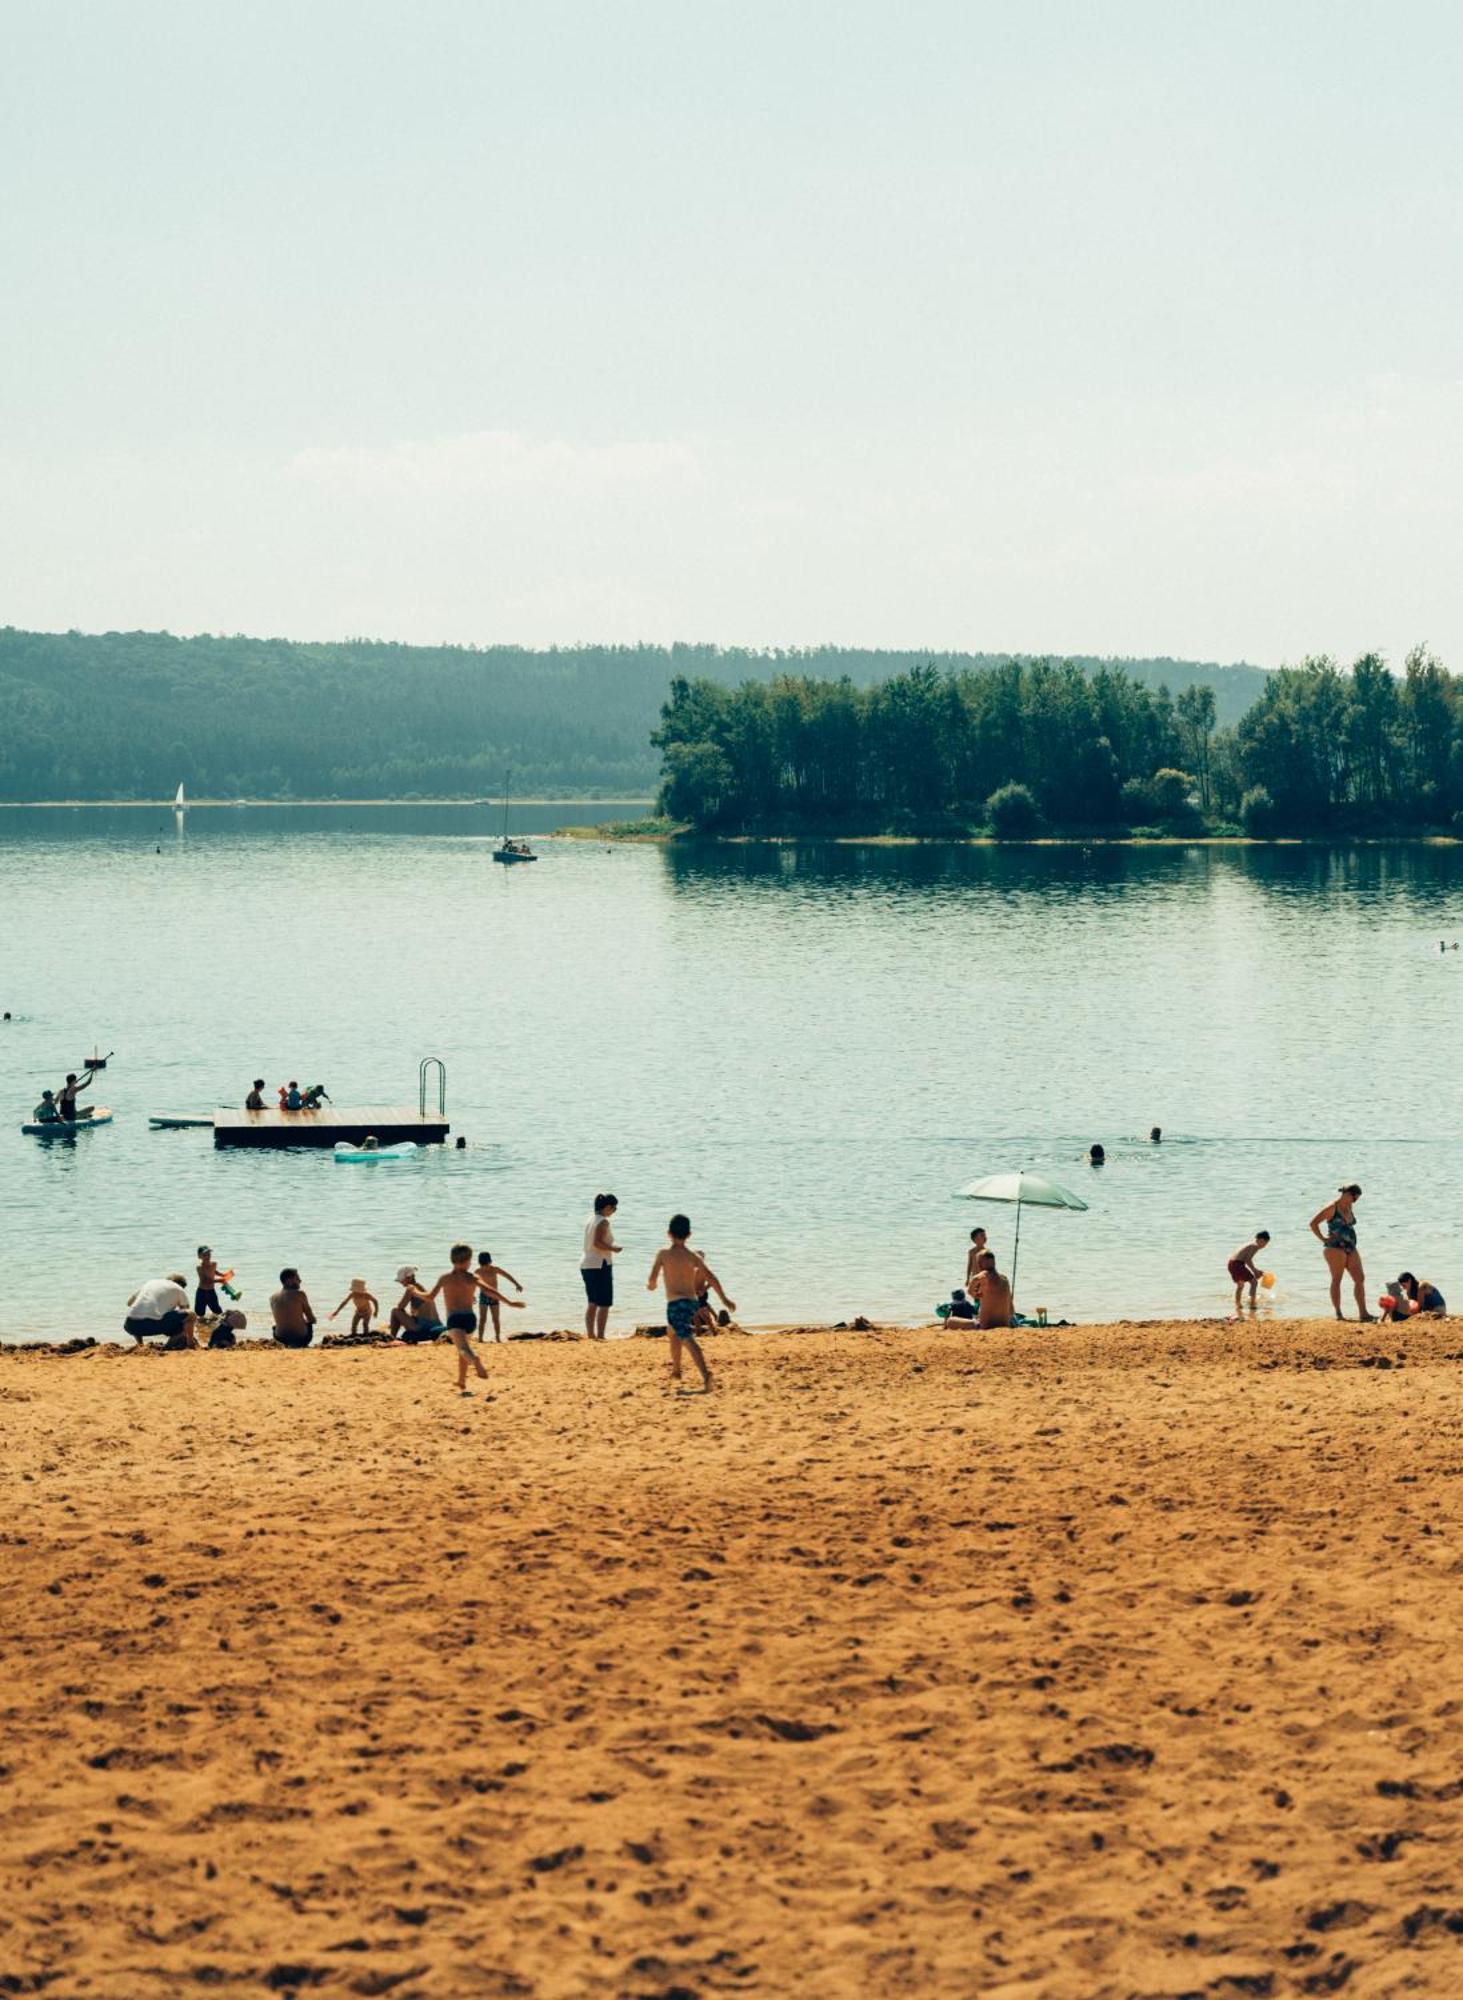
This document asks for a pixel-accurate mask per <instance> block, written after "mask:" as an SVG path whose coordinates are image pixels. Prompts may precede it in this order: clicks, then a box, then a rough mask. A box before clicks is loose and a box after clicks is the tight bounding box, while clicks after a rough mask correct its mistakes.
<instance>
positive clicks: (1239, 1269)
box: [1229, 1229, 1270, 1313]
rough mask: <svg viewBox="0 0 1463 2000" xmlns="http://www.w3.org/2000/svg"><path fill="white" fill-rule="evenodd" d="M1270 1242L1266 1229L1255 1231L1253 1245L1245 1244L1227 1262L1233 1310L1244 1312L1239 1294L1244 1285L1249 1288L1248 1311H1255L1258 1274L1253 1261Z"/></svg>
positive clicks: (1242, 1301)
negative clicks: (1232, 1295) (1231, 1287)
mask: <svg viewBox="0 0 1463 2000" xmlns="http://www.w3.org/2000/svg"><path fill="white" fill-rule="evenodd" d="M1269 1241H1270V1232H1269V1230H1268V1229H1257V1230H1256V1231H1255V1240H1254V1242H1253V1243H1247V1244H1246V1245H1245V1247H1244V1249H1243V1250H1236V1251H1235V1253H1234V1255H1233V1256H1232V1257H1231V1258H1230V1260H1229V1275H1230V1277H1231V1278H1232V1279H1233V1280H1234V1309H1235V1311H1236V1312H1237V1313H1238V1312H1243V1310H1244V1300H1243V1299H1242V1298H1241V1296H1240V1294H1241V1293H1242V1292H1243V1291H1244V1288H1245V1286H1246V1285H1248V1286H1249V1288H1250V1311H1251V1312H1253V1311H1254V1310H1255V1287H1256V1286H1257V1285H1258V1284H1259V1282H1260V1272H1259V1269H1258V1267H1257V1266H1256V1263H1255V1259H1256V1257H1257V1256H1258V1255H1259V1254H1260V1252H1261V1251H1262V1250H1263V1249H1264V1247H1265V1245H1266V1244H1267V1243H1268V1242H1269Z"/></svg>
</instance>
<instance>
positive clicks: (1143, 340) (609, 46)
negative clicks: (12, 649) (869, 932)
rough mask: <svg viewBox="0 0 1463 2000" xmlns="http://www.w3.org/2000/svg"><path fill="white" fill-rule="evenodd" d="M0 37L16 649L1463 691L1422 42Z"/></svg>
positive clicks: (515, 20) (1432, 139)
mask: <svg viewBox="0 0 1463 2000" xmlns="http://www.w3.org/2000/svg"><path fill="white" fill-rule="evenodd" d="M0 21H3V24H4V27H5V31H6V46H7V56H8V61H7V65H6V69H5V73H4V75H3V77H0V164H3V168H4V172H5V179H6V185H7V189H8V192H9V199H8V200H7V203H6V204H5V209H4V212H3V214H0V255H3V258H4V265H5V269H6V273H7V278H8V280H9V294H10V299H11V302H12V305H11V311H10V312H9V313H8V314H7V315H6V318H5V322H4V325H3V327H0V621H3V622H5V623H8V624H11V625H15V626H18V627H22V628H29V629H36V630H43V631H67V630H72V629H79V630H87V631H109V630H111V631H128V630H170V631H173V632H175V633H178V634H180V635H182V634H189V633H205V632H208V633H235V632H237V633H249V634H261V635H263V634H279V635H281V636H288V637H289V638H291V639H295V640H314V639H339V638H341V637H345V636H350V635H369V636H371V637H374V638H382V639H387V640H401V641H409V642H415V643H424V644H432V643H443V642H450V643H458V644H476V645H492V644H518V645H524V646H532V647H544V646H549V645H555V644H558V645H572V644H576V643H596V642H598V643H626V644H633V643H636V642H637V641H645V642H648V643H655V644H666V643H672V642H674V641H676V640H678V639H679V640H681V641H682V642H684V643H698V642H699V643H709V644H720V645H726V646H755V647H765V646H806V645H818V644H822V643H829V644H835V645H845V646H860V647H871V648H884V647H901V648H902V647H909V646H911V645H918V646H922V647H928V648H929V649H930V650H934V651H943V650H960V651H974V652H982V653H1001V652H1006V651H1013V652H1019V653H1027V654H1032V653H1034V654H1043V653H1047V654H1053V655H1057V656H1062V655H1067V654H1072V653H1081V654H1096V655H1104V654H1105V655H1112V656H1119V657H1137V658H1146V657H1151V656H1155V655H1158V656H1165V655H1167V656H1173V657H1175V658H1179V659H1185V660H1194V661H1204V662H1237V663H1238V662H1244V663H1254V664H1259V665H1264V666H1274V665H1277V664H1280V663H1281V662H1283V661H1287V660H1294V659H1298V658H1299V657H1301V656H1302V655H1304V654H1307V653H1313V652H1322V651H1329V652H1333V653H1335V654H1336V655H1338V656H1339V657H1340V658H1341V659H1343V660H1349V659H1351V658H1352V657H1353V656H1355V655H1356V654H1358V653H1360V652H1363V651H1366V650H1369V649H1377V650H1380V651H1383V652H1384V653H1385V654H1386V655H1387V657H1388V658H1389V660H1390V661H1391V663H1392V664H1393V665H1394V666H1396V665H1399V664H1400V662H1401V658H1402V655H1403V654H1404V652H1405V651H1406V649H1407V648H1408V647H1409V646H1411V645H1413V644H1416V643H1418V642H1424V641H1425V642H1428V643H1430V644H1431V645H1432V646H1433V647H1434V648H1435V649H1436V650H1437V651H1438V653H1439V654H1440V655H1441V656H1442V657H1443V658H1444V659H1447V660H1450V661H1452V662H1454V663H1455V664H1463V580H1460V579H1459V578H1458V576H1457V574H1456V563H1455V561H1454V548H1453V544H1454V540H1455V524H1456V521H1457V519H1458V517H1459V512H1460V507H1463V450H1460V449H1459V447H1460V445H1463V370H1460V368H1459V364H1458V361H1457V356H1456V353H1455V347H1454V340H1453V336H1452V321H1453V318H1454V313H1455V308H1456V306H1457V303H1458V300H1459V295H1460V292H1463V246H1460V242H1459V238H1458V232H1457V230H1456V227H1455V226H1454V222H1453V214H1454V210H1455V207H1456V201H1457V195H1458V186H1459V180H1460V148H1459V142H1458V139H1457V137H1456V134H1455V130H1454V124H1455V121H1454V113H1453V105H1454V100H1455V98H1456V91H1457V82H1458V79H1459V74H1460V70H1463V18H1460V17H1459V16H1458V15H1457V14H1456V12H1455V11H1454V10H1452V9H1449V8H1447V7H1445V6H1443V5H1442V4H1440V0H1404V4H1403V5H1401V6H1400V7H1398V6H1390V7H1383V6H1381V5H1380V4H1375V0H1356V4H1349V5H1348V6H1347V7H1346V8H1345V9H1335V8H1333V7H1325V6H1322V5H1321V4H1319V0H1293V4H1291V5H1289V6H1287V7H1286V8H1284V9H1283V10H1279V11H1277V10H1275V9H1274V8H1273V7H1269V6H1261V5H1259V4H1258V0H1236V4H1235V5H1232V6H1231V7H1229V8H1226V9H1224V10H1222V12H1216V13H1215V14H1213V15H1208V16H1201V15H1200V14H1199V13H1198V12H1197V11H1195V10H1180V9H1174V8H1172V7H1166V6H1163V5H1161V4H1159V0H1118V4H1115V5H1113V6H1111V7H1109V8H1106V9H1103V10H1094V9H1091V8H1089V7H1084V6H1081V5H1078V4H1075V0H1065V3H1064V4H1058V3H1057V0H1047V4H1040V0H1038V4H1035V5H1030V6H1026V7H1023V8H1020V9H1017V8H1015V7H1012V6H1008V5H991V4H981V0H971V4H959V0H911V4H907V5H904V6H901V7H900V8H898V9H897V10H896V9H895V8H893V7H892V6H890V5H887V4H879V5H875V4H869V0H842V4H838V5H834V4H831V0H801V4H797V5H794V6H792V7H788V6H786V5H785V4H784V5H782V6H773V5H770V4H768V0H748V4H744V5H742V6H740V7H738V8H737V9H736V10H734V11H733V10H720V9H716V10H713V9H690V8H686V7H685V6H683V5H682V6H677V5H673V4H671V0H611V4H608V5H599V6H593V7H591V6H589V5H586V4H582V0H581V4H570V0H557V3H556V0H540V4H535V5H533V6H529V5H526V4H523V0H502V3H501V4H484V5H477V4H469V0H422V4H419V5H415V6H413V7H412V8H410V9H408V8H405V7H403V6H401V5H399V4H385V3H384V0H351V4H349V5H347V4H345V0H317V4H315V5H314V6H312V7H311V8H309V9H307V10H299V9H294V8H287V7H285V6H284V5H283V4H281V0H259V4H257V5H256V6H254V7H252V8H251V9H250V10H249V12H248V17H247V32H246V33H245V32H242V31H241V24H240V17H239V15H238V12H237V10H236V9H226V8H224V7H223V6H222V5H221V4H219V0H189V4H184V0H134V4H132V5H130V6H129V7H127V8H125V9H124V8H121V7H111V6H105V5H104V6H97V7H93V8H90V9H86V10H81V11H77V10H72V11H70V12H66V13H62V12H59V11H58V10H56V9H54V8H53V7H50V6H48V5H46V4H44V3H43V0H0ZM688 633H689V634H695V635H698V638H697V639H693V640H689V641H688V640H687V639H686V635H687V634H688Z"/></svg>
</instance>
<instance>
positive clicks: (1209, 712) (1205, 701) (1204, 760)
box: [1173, 681, 1216, 812]
mask: <svg viewBox="0 0 1463 2000" xmlns="http://www.w3.org/2000/svg"><path fill="white" fill-rule="evenodd" d="M1173 709H1174V720H1175V722H1176V723H1177V725H1178V731H1179V735H1180V737H1181V739H1182V741H1183V745H1184V752H1185V754H1186V756H1187V757H1188V759H1189V762H1190V764H1191V765H1192V767H1193V770H1194V773H1195V775H1196V776H1197V778H1198V780H1199V804H1200V805H1201V806H1202V808H1203V810H1204V811H1205V812H1208V810H1209V807H1210V802H1211V799H1210V778H1209V766H1210V744H1211V742H1212V740H1213V736H1214V728H1215V716H1216V707H1215V701H1214V690H1213V688H1212V687H1206V686H1205V685H1204V684H1203V683H1201V682H1198V681H1196V682H1195V683H1194V685H1193V686H1192V687H1186V688H1184V689H1183V690H1182V691H1181V692H1180V694H1179V695H1178V697H1177V699H1176V700H1175V702H1174V705H1173Z"/></svg>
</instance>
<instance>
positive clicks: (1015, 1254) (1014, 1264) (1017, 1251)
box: [1011, 1197, 1021, 1319]
mask: <svg viewBox="0 0 1463 2000" xmlns="http://www.w3.org/2000/svg"><path fill="white" fill-rule="evenodd" d="M1020 1262H1021V1202H1020V1199H1019V1197H1018V1199H1017V1202H1016V1247H1015V1248H1014V1249H1013V1250H1012V1252H1011V1317H1012V1319H1014V1318H1015V1317H1016V1271H1017V1268H1018V1266H1019V1265H1020Z"/></svg>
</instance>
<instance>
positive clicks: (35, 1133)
mask: <svg viewBox="0 0 1463 2000" xmlns="http://www.w3.org/2000/svg"><path fill="white" fill-rule="evenodd" d="M111 1122H112V1114H111V1112H110V1111H108V1110H107V1108H106V1106H105V1105H103V1104H99V1105H97V1107H96V1109H95V1110H94V1111H93V1112H92V1113H91V1116H90V1117H88V1118H51V1119H48V1120H47V1122H46V1123H45V1124H44V1125H22V1126H21V1128H20V1129H21V1131H22V1132H29V1133H30V1135H31V1137H32V1138H33V1139H71V1138H74V1137H75V1136H76V1134H77V1133H78V1132H85V1131H86V1130H87V1129H88V1127H90V1126H92V1125H110V1124H111Z"/></svg>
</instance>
